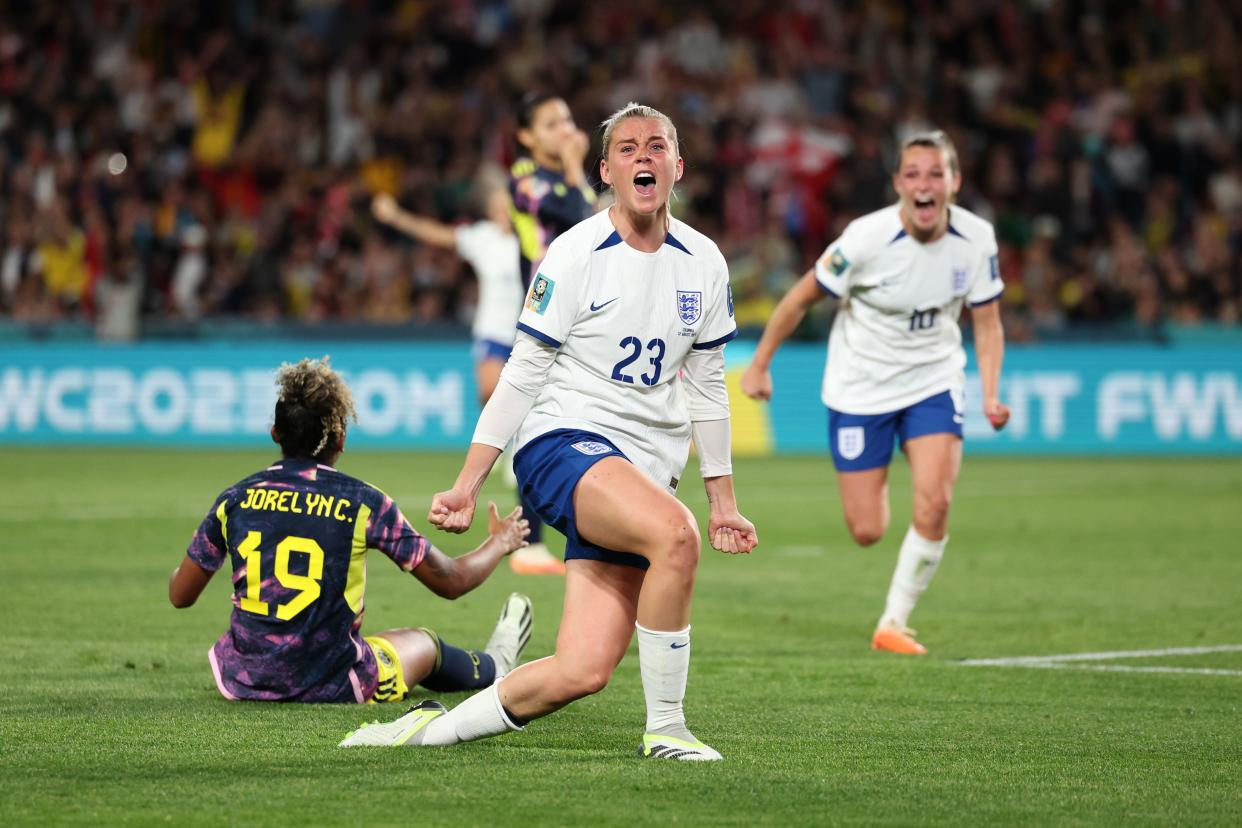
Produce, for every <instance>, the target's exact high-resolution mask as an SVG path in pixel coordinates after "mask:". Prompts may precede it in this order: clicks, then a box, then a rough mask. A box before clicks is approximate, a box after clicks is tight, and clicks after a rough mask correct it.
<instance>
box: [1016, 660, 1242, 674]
mask: <svg viewBox="0 0 1242 828" xmlns="http://www.w3.org/2000/svg"><path fill="white" fill-rule="evenodd" d="M1009 666H1013V667H1026V668H1029V669H1035V670H1040V669H1043V670H1096V671H1098V672H1104V673H1193V674H1195V675H1200V676H1242V670H1219V669H1216V668H1214V667H1135V666H1133V665H1130V664H1066V663H1064V662H1044V663H1042V664H1035V663H1031V664H1013V665H1009Z"/></svg>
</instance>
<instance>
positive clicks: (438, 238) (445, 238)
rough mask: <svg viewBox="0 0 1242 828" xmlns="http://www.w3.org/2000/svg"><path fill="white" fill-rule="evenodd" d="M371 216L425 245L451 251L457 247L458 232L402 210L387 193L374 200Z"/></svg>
mask: <svg viewBox="0 0 1242 828" xmlns="http://www.w3.org/2000/svg"><path fill="white" fill-rule="evenodd" d="M371 215H373V216H375V219H376V221H379V222H381V223H383V224H387V225H388V226H389V227H392V228H393V229H395V230H399V231H401V232H402V233H404V234H406V235H407V236H410V237H411V238H415V239H418V240H419V241H420V242H423V243H425V244H434V245H435V246H436V247H446V248H448V249H449V250H452V249H455V248H456V247H457V231H456V230H454V229H453V228H452V227H451V226H449V225H447V224H442V223H440V222H438V221H435V220H434V219H429V218H424V217H423V216H416V215H414V214H413V213H411V212H408V211H406V210H402V209H401V207H400V205H398V204H397V202H396V199H394V198H393V197H392V196H390V195H388V194H387V193H381V194H379V195H377V196H376V197H375V198H374V199H372V201H371Z"/></svg>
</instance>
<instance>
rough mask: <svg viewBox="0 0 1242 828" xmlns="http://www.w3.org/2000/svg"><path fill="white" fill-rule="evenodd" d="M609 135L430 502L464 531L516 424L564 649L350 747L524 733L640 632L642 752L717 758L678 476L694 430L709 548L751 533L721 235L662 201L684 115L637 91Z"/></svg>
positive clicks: (676, 173) (694, 547) (601, 672)
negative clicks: (699, 732)
mask: <svg viewBox="0 0 1242 828" xmlns="http://www.w3.org/2000/svg"><path fill="white" fill-rule="evenodd" d="M603 144H604V158H603V160H602V161H601V163H600V172H601V177H602V178H603V180H604V182H605V183H606V184H609V185H610V186H611V187H612V188H613V192H614V195H615V203H614V204H613V206H612V207H611V208H610V209H609V210H608V211H607V212H604V213H599V214H597V215H595V216H593V217H592V218H590V219H588V220H587V221H584V222H582V223H580V224H578V225H577V226H575V227H574V228H573V229H571V230H569V231H568V232H566V233H564V234H563V235H561V236H560V237H559V238H557V239H556V241H554V242H553V243H552V245H551V247H550V248H549V249H548V253H547V256H546V257H545V258H544V259H543V261H542V263H541V264H540V265H539V272H538V274H537V275H536V276H535V280H534V282H533V284H532V285H531V291H530V294H529V295H528V297H527V300H526V306H525V308H524V309H523V311H522V316H521V319H520V321H519V323H518V330H519V331H520V333H519V335H518V339H517V341H516V342H515V344H514V348H513V355H512V357H510V359H509V362H508V364H507V365H506V366H505V370H504V373H503V374H502V375H501V379H500V384H499V386H497V389H496V393H495V394H494V395H493V396H492V399H491V400H490V401H488V404H487V406H486V407H485V408H484V410H483V413H482V415H481V416H480V417H479V423H478V426H477V427H476V429H475V433H474V441H473V443H472V444H471V446H470V449H469V451H468V452H467V455H466V460H465V464H464V466H463V468H462V471H461V473H460V474H459V475H458V477H457V481H456V482H455V484H454V486H453V488H452V489H451V490H449V491H446V492H441V493H440V494H438V495H436V497H435V499H434V500H433V501H432V508H431V514H430V516H429V518H428V519H429V520H430V521H431V522H432V523H433V524H435V525H436V526H439V527H440V528H441V529H444V530H446V531H450V532H463V531H465V530H466V529H467V528H468V527H469V526H470V523H471V521H472V520H473V517H474V509H475V500H476V498H477V496H478V492H479V487H480V486H481V485H482V483H483V480H484V478H486V476H487V473H488V470H489V469H490V468H491V465H492V464H493V463H494V462H495V460H496V458H497V456H498V455H499V454H500V450H501V448H502V447H503V446H505V445H506V444H507V443H508V441H509V440H510V438H511V437H513V436H514V434H515V433H516V438H517V445H518V446H519V449H518V452H517V455H516V457H515V459H514V469H515V470H516V472H517V476H518V481H519V483H520V485H521V487H522V492H523V495H524V496H525V497H526V499H527V500H528V502H531V503H533V504H534V506H535V508H536V509H538V510H539V512H540V514H542V516H543V517H544V519H545V520H547V521H548V522H549V523H550V524H552V526H554V527H555V528H556V529H558V530H559V531H561V532H563V533H564V534H565V536H566V538H567V542H566V546H565V548H566V552H565V557H566V559H567V562H568V567H569V573H568V575H567V577H566V581H565V606H564V610H563V614H562V617H561V627H560V632H559V634H558V636H557V644H556V653H555V655H553V656H551V657H549V658H545V659H542V660H540V661H536V662H532V663H531V664H527V665H524V666H522V667H521V668H519V669H517V670H515V671H513V672H512V673H510V674H509V675H508V676H506V677H505V679H504V680H503V681H502V682H500V683H499V684H497V685H496V686H495V687H493V688H490V689H488V690H485V691H483V692H481V693H478V694H476V695H474V696H472V697H471V698H469V699H467V700H466V701H465V702H462V703H461V704H460V705H458V706H457V707H456V708H454V709H453V710H452V711H450V712H447V713H446V712H445V710H444V707H443V706H442V705H439V704H438V703H422V704H420V705H416V706H415V707H414V708H413V709H411V710H410V711H409V712H408V713H407V714H406V715H405V716H402V717H401V718H399V719H397V720H396V721H394V722H391V723H388V724H375V725H367V726H364V727H362V728H360V729H358V730H357V731H355V732H354V733H352V734H350V736H349V737H347V738H346V740H345V741H344V742H343V743H342V746H354V745H405V744H419V745H451V744H456V743H458V742H463V741H471V740H474V739H481V738H485V737H488V736H496V735H499V734H501V733H506V732H508V731H511V730H521V729H522V728H523V727H524V726H525V725H526V723H527V722H529V721H532V720H534V719H537V718H540V717H542V716H546V715H548V714H549V713H552V712H553V711H555V710H558V709H560V708H561V707H564V706H565V705H567V704H569V703H570V702H572V701H574V700H575V699H579V698H582V697H583V696H587V695H590V694H592V693H597V692H599V691H600V690H602V689H603V688H604V686H605V685H606V684H607V683H608V680H609V678H610V677H611V676H612V673H613V670H614V669H615V668H616V666H617V664H618V663H620V661H621V659H622V657H623V656H624V655H625V652H626V650H627V649H628V647H629V644H630V641H631V640H632V639H633V637H634V634H635V630H637V634H638V661H639V670H640V673H641V675H642V681H643V691H644V695H645V697H646V701H647V724H646V732H645V734H644V736H643V741H642V746H641V748H640V752H641V754H642V755H643V756H647V757H652V758H665V759H680V760H690V761H703V760H714V759H719V758H720V754H719V753H718V752H716V751H715V750H714V749H712V748H711V747H708V746H707V745H705V744H703V743H702V742H701V741H699V740H698V739H697V738H695V737H694V735H693V734H691V732H690V731H689V729H688V728H687V726H686V721H685V714H684V711H683V706H682V702H683V699H684V697H685V692H686V678H687V675H688V671H689V667H690V601H691V595H692V592H693V587H694V579H695V572H696V569H697V566H698V559H699V550H700V546H701V539H700V535H699V527H698V524H697V521H696V520H695V518H694V515H693V514H691V513H690V510H689V509H687V508H686V506H685V505H684V504H682V503H681V501H679V500H677V498H676V497H675V496H674V492H675V490H676V488H677V484H678V479H679V478H680V476H681V474H682V470H683V469H684V467H685V463H686V459H687V457H688V454H689V450H690V440H691V436H692V435H693V439H694V443H695V445H696V447H697V448H698V451H699V459H700V463H699V469H700V471H701V473H702V476H703V481H704V485H705V487H706V489H707V499H708V503H709V504H710V508H711V516H710V518H709V521H708V536H709V538H710V540H711V544H712V546H713V547H715V548H716V549H719V550H721V551H723V552H730V553H738V552H743V553H744V552H750V551H751V550H752V549H754V548H755V546H756V544H757V543H758V537H757V535H756V534H755V528H754V526H753V525H752V524H751V523H750V521H748V520H746V518H744V517H742V515H741V514H740V513H739V512H738V509H737V503H736V500H735V498H734V493H733V477H732V462H731V457H730V443H729V398H728V393H727V391H726V388H725V374H724V348H723V346H724V344H725V343H726V342H728V341H729V340H730V339H732V338H733V337H734V336H735V335H736V334H737V329H736V327H735V325H734V323H733V313H732V310H733V308H732V301H731V300H730V297H729V274H728V269H727V267H726V265H725V260H724V257H723V256H721V254H720V251H719V250H718V249H717V247H716V245H715V244H713V243H712V241H711V240H710V239H708V238H707V237H705V236H703V235H702V234H700V233H698V232H696V231H695V230H694V229H693V228H691V227H689V226H688V225H686V224H684V223H683V222H681V221H678V220H677V219H676V218H673V217H672V216H670V215H669V212H668V199H669V195H670V193H671V192H672V189H673V185H674V183H675V182H676V181H677V180H678V179H680V178H681V175H682V171H683V162H682V159H681V157H680V155H679V153H678V149H677V132H676V129H675V128H674V126H673V124H672V122H671V121H669V119H668V118H667V117H666V116H665V115H663V114H661V113H660V112H657V111H656V110H654V109H651V108H650V107H646V106H640V105H638V104H628V105H626V106H625V107H624V108H623V109H622V110H620V111H618V112H617V113H616V114H614V115H613V116H612V117H611V118H609V119H608V120H607V121H605V122H604V135H603Z"/></svg>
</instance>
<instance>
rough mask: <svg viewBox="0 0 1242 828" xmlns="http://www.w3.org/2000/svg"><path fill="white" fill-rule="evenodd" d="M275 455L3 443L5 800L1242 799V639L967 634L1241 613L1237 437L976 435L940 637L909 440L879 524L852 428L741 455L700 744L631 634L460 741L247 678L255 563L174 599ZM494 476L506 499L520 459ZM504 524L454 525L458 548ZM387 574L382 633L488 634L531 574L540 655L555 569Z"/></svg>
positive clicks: (1089, 811)
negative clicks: (915, 514) (684, 732)
mask: <svg viewBox="0 0 1242 828" xmlns="http://www.w3.org/2000/svg"><path fill="white" fill-rule="evenodd" d="M271 457H272V455H271V454H266V453H238V452H235V453H228V452H171V451H169V452H164V451H134V450H120V449H117V450H100V449H90V450H70V449H63V450H51V449H12V448H8V449H5V450H4V462H3V466H4V470H5V474H4V477H3V480H4V482H3V483H0V583H3V586H4V592H3V603H2V606H3V609H2V610H0V612H2V613H3V619H4V627H3V635H2V636H0V664H2V665H3V666H2V667H0V770H2V772H0V813H2V814H3V815H4V818H5V822H6V823H7V824H15V823H21V824H44V823H65V822H92V823H104V824H112V823H138V824H149V823H156V822H160V823H172V824H179V825H184V824H203V825H220V824H239V825H240V824H245V825H249V826H260V825H275V826H291V825H331V824H363V823H366V824H404V825H488V824H497V825H576V824H591V825H612V824H618V825H620V824H624V825H642V824H670V823H676V824H686V825H756V824H770V825H789V824H807V825H822V824H901V825H911V824H914V825H917V824H963V825H990V824H1023V825H1030V824H1055V825H1100V824H1106V825H1141V824H1147V825H1167V824H1174V823H1176V824H1187V825H1210V824H1220V825H1224V824H1234V825H1236V824H1239V822H1242V675H1240V673H1242V652H1237V651H1235V652H1220V653H1206V654H1197V655H1196V654H1191V655H1173V656H1169V657H1162V656H1151V657H1147V658H1141V659H1117V660H1109V661H1100V662H1098V663H1094V666H1096V667H1099V666H1112V667H1118V666H1120V667H1127V666H1130V667H1167V668H1179V670H1181V671H1180V672H1135V671H1116V670H1108V671H1106V670H1100V669H1081V668H1080V667H1081V665H1080V666H1077V667H1076V666H1073V665H1071V666H1068V667H1064V668H1063V669H1030V668H1022V667H972V666H963V665H962V664H960V663H959V662H960V661H961V660H964V659H981V658H1005V657H1016V656H1031V655H1054V654H1068V653H1077V652H1103V651H1128V650H1160V649H1165V648H1181V647H1208V646H1219V645H1238V644H1242V612H1240V607H1242V554H1239V553H1240V552H1242V541H1240V539H1242V463H1239V462H1238V460H1237V459H1229V460H1188V459H1152V460H1138V459H1055V460H1054V459H1042V460H1025V459H1013V458H1008V459H994V458H978V457H975V458H968V459H967V461H966V464H965V468H964V470H963V474H962V479H961V482H960V484H959V486H958V490H957V499H956V501H955V503H954V506H953V515H952V519H951V534H952V540H951V542H950V544H949V547H948V550H947V553H946V556H945V563H944V564H943V566H942V567H941V569H940V572H939V574H938V575H937V578H936V581H935V583H934V584H933V585H932V588H931V590H930V591H929V592H928V594H927V595H926V596H925V598H924V600H923V602H922V603H921V604H920V606H919V608H918V610H917V611H916V613H915V615H914V618H913V619H912V621H913V623H914V624H915V626H917V627H918V628H919V629H920V631H921V640H922V641H923V642H924V643H926V644H927V646H928V647H929V648H930V650H931V653H930V655H928V656H926V657H924V658H908V657H900V656H892V655H887V654H879V653H873V652H871V651H870V649H869V647H868V642H869V636H870V632H871V627H872V624H873V623H874V622H875V619H876V617H877V615H878V613H879V612H880V610H881V608H882V604H883V597H884V592H885V590H886V588H887V584H888V578H889V575H890V573H891V570H892V566H893V564H894V562H895V559H896V554H895V552H896V547H897V544H898V543H899V542H900V538H901V533H902V531H903V530H904V528H905V525H906V523H907V522H908V520H909V513H910V506H909V477H908V474H907V473H906V470H905V466H904V463H903V462H901V461H898V462H897V463H896V464H895V465H894V472H893V485H892V496H893V522H892V527H891V528H890V530H889V535H888V537H887V538H886V539H885V540H884V541H883V542H882V543H881V544H879V545H878V546H876V547H873V548H872V549H869V550H860V549H857V548H855V547H854V546H853V545H852V544H851V543H850V541H849V538H848V535H847V533H846V532H845V529H844V528H843V524H842V520H841V516H840V507H839V504H838V502H837V495H836V488H835V484H834V483H833V480H832V475H831V472H830V468H829V463H828V460H827V459H826V458H825V457H794V458H780V459H771V460H745V461H739V462H738V463H737V467H736V474H737V487H738V492H739V500H740V503H741V506H742V509H743V512H744V513H745V514H747V515H748V516H749V517H750V518H752V519H753V520H754V521H755V523H756V524H757V525H758V528H759V533H760V544H761V545H760V548H759V549H758V550H757V551H756V552H755V553H754V554H753V555H751V556H750V557H748V558H747V557H728V556H723V555H720V554H718V553H714V552H712V551H710V550H708V551H705V552H704V557H703V563H702V567H701V570H700V577H699V582H698V586H697V591H696V599H695V611H694V658H693V661H692V667H691V676H690V690H689V695H688V699H687V710H688V716H689V722H690V725H691V727H692V728H693V729H694V730H695V732H696V733H697V734H698V735H700V736H701V737H702V738H704V739H705V740H706V741H708V742H710V743H711V744H713V745H715V746H716V747H717V748H719V749H720V750H721V751H722V752H723V753H724V754H725V757H726V761H725V762H723V763H720V764H712V765H693V764H679V763H652V762H643V761H640V760H639V759H638V758H637V757H636V755H635V748H636V746H637V744H638V741H639V737H640V735H641V731H642V725H643V717H644V713H643V700H642V691H641V688H640V685H639V679H638V668H637V659H636V656H635V654H634V651H633V649H631V653H630V655H629V656H627V657H626V659H625V661H624V662H623V663H622V665H621V667H620V669H619V670H618V671H617V674H616V676H615V678H614V680H613V683H612V684H611V685H610V686H609V687H608V688H607V689H606V690H605V691H604V692H603V693H602V694H600V695H598V696H596V697H593V698H590V699H585V700H583V701H580V702H578V703H577V704H574V705H573V706H571V707H570V708H568V709H566V710H564V711H562V712H560V713H558V714H556V715H554V716H553V717H551V718H548V719H545V720H542V721H539V722H537V723H535V724H533V725H532V726H531V727H530V728H529V729H528V731H527V732H526V733H523V734H519V735H511V736H508V737H505V738H499V739H494V740H491V741H487V742H481V743H476V744H472V745H465V746H459V747H454V748H448V749H433V750H413V749H410V750H378V749H372V750H353V751H344V750H338V749H337V748H336V747H335V745H336V743H337V742H338V741H339V740H340V739H341V737H342V736H343V735H344V734H345V733H346V732H347V731H348V730H350V729H351V728H353V727H355V726H356V725H357V724H359V723H360V722H362V721H364V720H365V719H367V718H372V717H375V716H376V715H377V714H378V715H379V716H382V717H384V718H388V717H391V716H395V715H397V714H399V713H400V712H402V710H403V709H404V708H403V707H400V706H396V705H389V706H387V707H384V708H382V709H380V710H378V711H377V710H375V709H361V708H358V707H354V706H327V705H324V706H313V705H312V706H299V705H254V704H238V703H230V702H226V701H224V700H223V699H221V698H220V697H219V696H218V695H217V693H216V691H215V688H214V684H213V682H212V678H211V672H210V668H209V666H208V663H207V659H206V653H207V649H208V647H209V646H210V644H211V643H212V642H213V641H214V640H215V638H216V637H217V636H218V635H219V634H220V633H221V632H222V631H223V630H224V629H225V626H226V624H227V620H228V610H229V599H228V590H229V578H228V577H227V576H223V577H221V576H217V578H216V579H215V580H214V581H213V582H212V583H211V585H210V586H209V587H208V589H207V591H206V593H205V594H204V596H203V598H202V599H201V600H200V601H199V604H198V605H197V606H195V607H193V608H191V609H189V610H184V611H177V610H174V609H172V608H171V607H170V606H169V605H168V603H167V598H166V582H167V577H168V574H169V572H170V571H171V569H172V568H173V566H174V565H175V564H176V563H177V562H178V561H179V560H180V558H181V556H182V555H183V554H184V549H185V545H186V543H187V541H188V540H189V538H190V535H191V533H192V532H193V530H194V528H195V527H196V526H197V523H198V521H199V520H200V519H201V517H202V515H203V514H204V512H205V511H206V509H207V508H208V507H209V506H210V504H211V501H212V499H213V497H214V496H215V495H216V494H217V493H218V491H219V490H221V489H223V488H224V487H225V486H226V485H228V484H230V483H232V482H234V481H235V480H237V479H239V478H241V477H242V476H244V475H245V474H248V473H249V472H251V471H253V470H255V469H256V468H259V467H260V466H261V465H262V464H264V463H265V462H266V461H268V460H270V459H271ZM457 463H458V456H457V455H422V454H420V455H412V454H399V455H381V454H365V453H350V454H346V455H345V457H344V459H343V460H342V462H341V468H342V469H343V470H344V471H348V472H350V473H352V474H355V475H357V476H360V477H363V478H365V479H367V480H369V481H371V482H372V483H375V484H376V485H378V486H381V487H382V488H384V489H385V490H386V491H388V492H389V493H390V494H392V495H393V496H394V497H395V498H397V500H398V502H399V503H401V504H402V505H403V508H404V510H405V512H406V514H407V515H409V516H410V517H411V518H412V519H413V521H414V522H415V524H416V525H417V526H419V527H420V528H424V527H425V526H426V523H425V520H424V516H425V511H426V508H427V504H428V503H429V501H430V496H431V494H432V493H433V492H434V491H436V490H437V489H439V488H443V487H444V486H445V485H447V484H448V483H449V482H450V481H451V479H452V477H453V475H454V474H455V471H456V467H457ZM692 466H693V464H692ZM687 477H688V478H692V479H687V480H686V481H685V483H684V484H683V492H684V496H685V498H686V500H687V502H688V503H689V504H690V506H691V508H693V509H694V510H695V511H696V513H697V514H699V515H700V516H703V515H704V514H705V503H704V498H703V495H702V487H701V485H700V484H699V482H698V480H697V478H695V477H694V475H693V474H692V473H688V474H687ZM485 495H491V496H492V497H495V498H497V499H498V500H500V501H501V502H503V503H507V502H508V495H507V493H505V492H504V491H503V489H502V488H500V486H499V485H496V484H492V483H489V484H488V489H487V490H486V491H485ZM480 537H481V534H480V532H479V531H478V529H475V530H474V531H472V532H471V533H470V534H469V535H467V536H466V537H465V538H461V537H446V536H443V535H441V534H439V533H436V534H434V535H433V540H434V541H435V542H436V543H437V544H439V545H440V546H441V548H443V549H445V550H447V551H450V552H461V551H464V550H465V549H467V548H469V547H470V546H472V545H474V544H475V543H477V542H478V540H479V539H480ZM369 575H370V578H369V584H368V587H369V588H368V593H367V616H366V621H365V624H364V631H378V630H381V629H384V628H386V627H393V626H411V625H426V626H432V627H434V628H436V629H437V630H439V631H440V632H441V633H442V634H443V635H445V637H446V638H449V639H450V640H452V641H456V642H460V643H463V644H466V645H471V644H473V645H476V646H477V645H480V644H481V643H482V642H483V641H484V640H485V638H486V636H487V635H488V633H489V631H490V629H491V626H492V623H493V622H494V619H495V613H496V612H497V610H498V608H499V606H500V603H501V600H502V599H503V597H504V596H505V595H507V594H508V593H509V592H510V591H511V590H514V589H520V590H523V591H526V592H528V593H529V594H530V595H531V596H532V597H533V599H534V602H535V629H534V635H533V637H532V639H531V643H530V646H529V648H528V650H527V657H528V658H532V657H538V656H541V655H544V654H546V653H548V652H550V650H551V648H552V644H553V641H554V637H555V633H556V627H557V621H558V619H559V615H560V596H561V590H562V584H561V582H560V581H559V580H558V579H550V578H519V577H517V576H515V575H513V574H512V573H511V572H509V570H508V568H507V567H503V568H502V569H500V570H498V572H497V574H496V575H495V576H494V577H493V578H492V579H491V580H490V581H489V582H487V583H486V584H484V585H483V586H482V587H480V588H479V589H478V590H477V591H476V592H474V593H472V594H470V595H468V596H466V597H464V598H462V599H460V600H459V601H457V602H453V603H450V602H446V601H442V600H440V599H437V598H435V597H434V596H432V595H431V593H429V592H428V591H426V590H425V589H423V588H422V587H421V586H420V585H419V584H418V583H417V582H416V581H414V580H413V579H411V578H409V577H408V576H404V575H402V574H401V573H400V572H399V571H398V570H397V569H396V568H395V567H393V566H392V565H391V564H390V563H389V562H388V561H387V560H386V559H384V558H383V557H382V556H380V555H378V553H376V554H374V555H373V556H372V558H371V566H370V570H369ZM1207 669H1214V670H1217V671H1218V672H1215V673H1206V672H1193V671H1195V670H1207ZM419 693H420V695H422V693H421V691H419ZM461 698H462V697H461V696H450V697H448V698H447V699H446V701H447V702H448V703H449V704H450V705H451V704H455V703H456V702H458V701H460V699H461Z"/></svg>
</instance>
